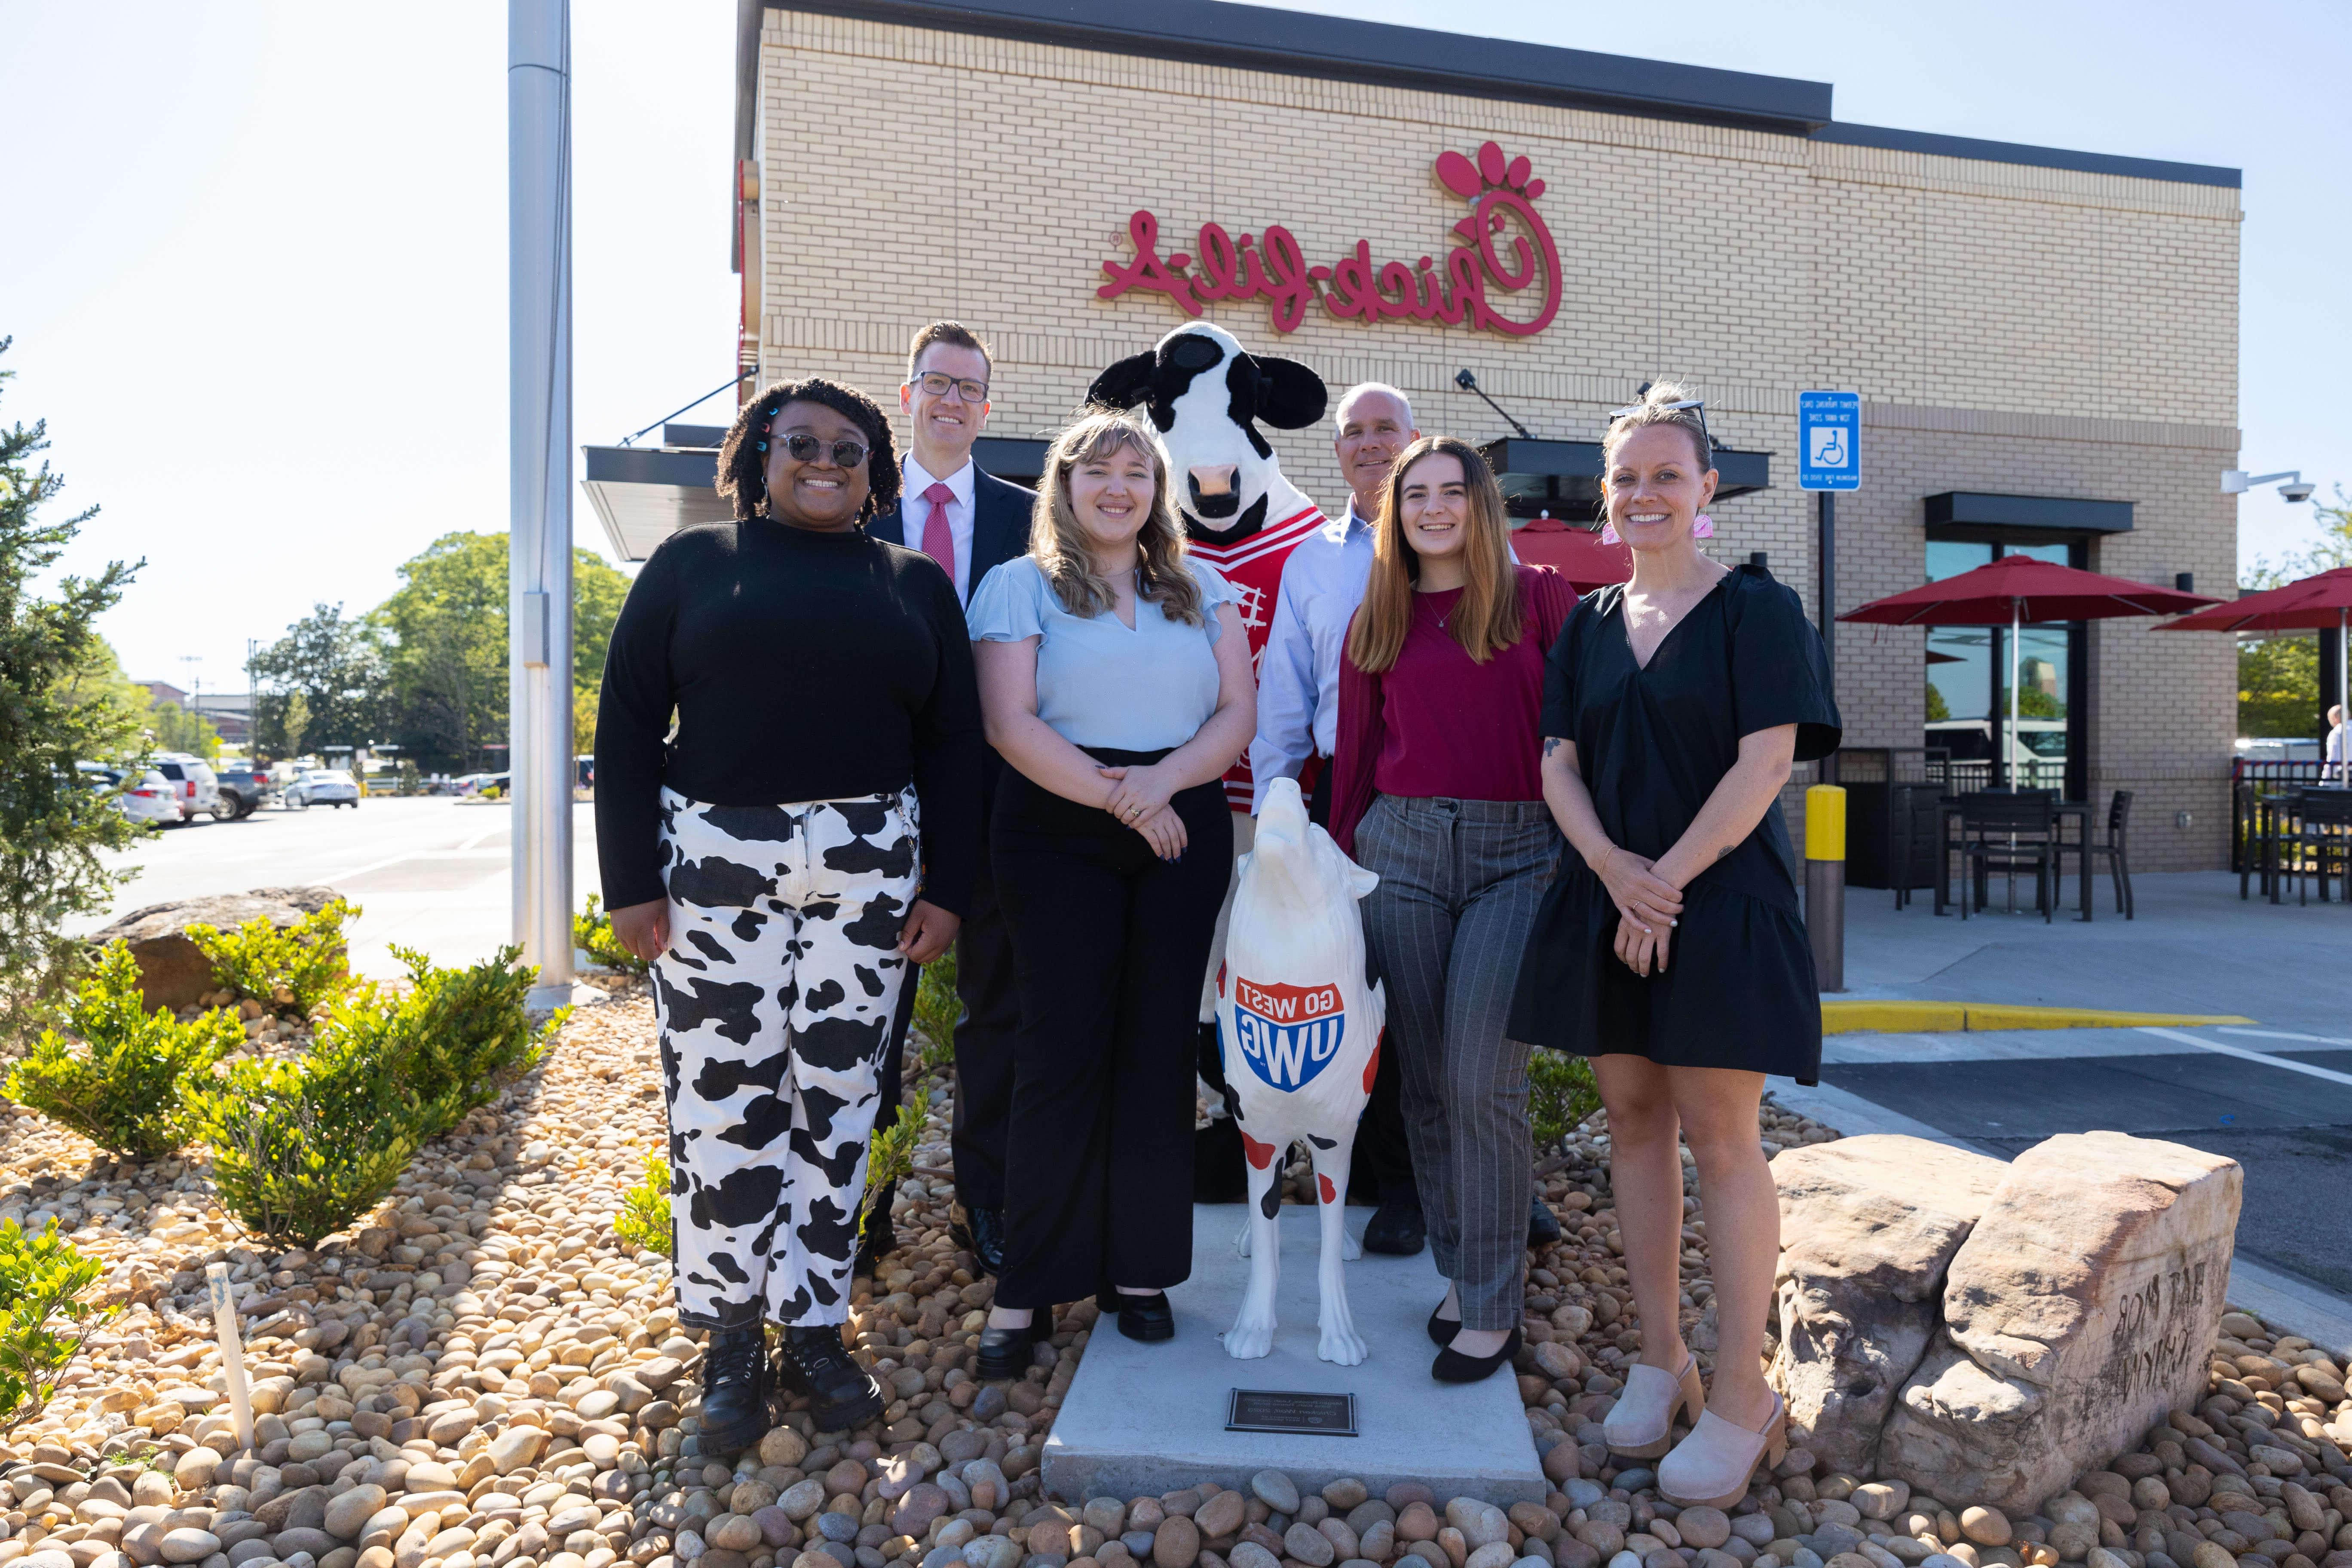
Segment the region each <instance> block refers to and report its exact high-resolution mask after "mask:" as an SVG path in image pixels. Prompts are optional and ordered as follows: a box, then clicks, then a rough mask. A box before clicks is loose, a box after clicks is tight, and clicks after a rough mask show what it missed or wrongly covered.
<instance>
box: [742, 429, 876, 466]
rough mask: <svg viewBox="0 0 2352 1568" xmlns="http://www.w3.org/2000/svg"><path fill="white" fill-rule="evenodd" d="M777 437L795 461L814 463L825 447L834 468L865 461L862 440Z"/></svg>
mask: <svg viewBox="0 0 2352 1568" xmlns="http://www.w3.org/2000/svg"><path fill="white" fill-rule="evenodd" d="M777 439H778V440H780V441H782V443H783V444H784V451H785V452H786V453H787V454H788V455H790V457H791V458H792V459H793V462H795V463H814V462H815V461H816V460H817V455H818V454H819V453H821V452H824V451H826V450H827V449H830V450H831V452H832V454H833V462H834V466H835V468H856V467H857V466H858V465H859V464H861V463H863V462H865V461H866V445H865V443H864V442H862V441H820V440H818V439H817V438H816V437H814V436H780V437H777ZM761 445H762V446H765V445H766V443H765V442H762V443H761Z"/></svg>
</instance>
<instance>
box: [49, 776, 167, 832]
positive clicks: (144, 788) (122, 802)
mask: <svg viewBox="0 0 2352 1568" xmlns="http://www.w3.org/2000/svg"><path fill="white" fill-rule="evenodd" d="M74 771H75V773H78V774H79V775H80V777H81V780H82V782H83V783H84V784H88V785H89V787H90V788H92V789H95V790H103V791H106V792H108V793H110V794H113V795H114V804H115V805H117V806H118V807H120V808H121V812H122V815H123V816H127V817H129V818H130V819H131V821H133V822H152V823H154V824H155V825H156V826H160V827H176V826H179V824H180V822H181V821H182V820H183V819H182V816H181V814H180V798H179V786H178V785H176V784H173V782H172V781H171V780H169V779H167V778H165V777H164V776H163V774H162V773H159V772H157V771H156V770H155V769H153V768H144V769H142V770H141V771H140V773H139V776H138V778H137V779H136V780H131V773H130V771H129V770H128V769H125V768H113V767H109V766H107V765H106V764H105V763H75V764H74ZM126 781H128V787H127V788H126V787H125V784H126ZM118 792H119V793H118Z"/></svg>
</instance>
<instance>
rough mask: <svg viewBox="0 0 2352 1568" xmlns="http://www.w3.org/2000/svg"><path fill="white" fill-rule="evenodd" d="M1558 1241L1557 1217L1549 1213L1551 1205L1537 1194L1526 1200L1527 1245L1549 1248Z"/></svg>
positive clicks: (1541, 1195)
mask: <svg viewBox="0 0 2352 1568" xmlns="http://www.w3.org/2000/svg"><path fill="white" fill-rule="evenodd" d="M1558 1240H1559V1215H1556V1214H1554V1213H1552V1212H1551V1205H1549V1204H1548V1203H1546V1202H1544V1201H1543V1194H1540V1193H1538V1194H1535V1195H1534V1196H1532V1197H1530V1198H1528V1246H1529V1247H1549V1246H1550V1245H1551V1244H1552V1243H1553V1242H1555V1241H1558Z"/></svg>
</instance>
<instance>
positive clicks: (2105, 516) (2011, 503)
mask: <svg viewBox="0 0 2352 1568" xmlns="http://www.w3.org/2000/svg"><path fill="white" fill-rule="evenodd" d="M2133 504H2134V503H2132V502H2130V501H2127V500H2077V499H2075V498H2074V497H2071V496H2010V495H1991V494H1988V493H1985V492H1983V491H1978V490H1945V491H1943V492H1942V493H1941V494H1938V495H1932V496H1929V497H1927V526H1928V527H1930V528H1953V527H1960V528H2016V529H2034V530H2038V531H2048V532H2058V533H2129V532H2130V531H2132V506H2133Z"/></svg>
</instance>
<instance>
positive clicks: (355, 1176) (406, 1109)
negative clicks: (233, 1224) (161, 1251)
mask: <svg viewBox="0 0 2352 1568" xmlns="http://www.w3.org/2000/svg"><path fill="white" fill-rule="evenodd" d="M337 1010H338V1013H339V1014H340V1013H341V1011H342V1007H341V1005H338V1009H337ZM381 1043H382V1042H380V1041H379V1040H378V1039H376V1038H374V1037H371V1036H368V1035H366V1034H365V1033H363V1032H355V1031H345V1032H343V1033H341V1035H339V1036H337V1037H333V1038H327V1037H324V1036H323V1032H322V1037H321V1039H320V1042H319V1043H318V1044H317V1045H315V1046H313V1047H312V1048H311V1049H310V1053H309V1054H308V1055H307V1056H305V1057H304V1058H302V1059H301V1060H300V1061H297V1062H263V1061H251V1060H247V1061H241V1062H238V1063H236V1064H235V1065H234V1066H233V1067H231V1068H230V1069H229V1070H228V1072H227V1073H226V1074H225V1075H223V1076H222V1077H220V1078H219V1079H215V1082H214V1084H213V1085H212V1086H211V1087H210V1088H209V1089H206V1090H205V1093H204V1094H203V1095H202V1096H201V1097H200V1098H199V1100H198V1102H197V1104H198V1131H199V1132H200V1133H201V1135H202V1136H203V1138H204V1140H205V1142H206V1143H208V1144H210V1145H211V1146H212V1152H213V1186H214V1188H215V1191H217V1192H218V1193H219V1194H220V1199H221V1205H222V1206H223V1207H225V1208H226V1209H227V1210H228V1212H229V1213H230V1214H232V1215H236V1221H237V1223H238V1224H239V1225H241V1226H244V1227H245V1228H246V1229H247V1231H249V1232H251V1233H252V1234H254V1235H255V1236H258V1237H265V1238H267V1239H268V1240H269V1241H271V1242H273V1243H276V1244H278V1245H281V1246H288V1247H311V1246H314V1245H316V1243H317V1242H318V1240H319V1238H320V1237H323V1236H328V1235H331V1234H332V1233H334V1232H335V1231H339V1230H341V1229H342V1228H343V1227H344V1226H348V1225H350V1224H351V1223H352V1221H353V1220H355V1219H357V1218H359V1217H360V1216H361V1215H364V1214H366V1213H367V1212H368V1211H370V1210H371V1209H373V1208H374V1207H375V1205H377V1204H378V1203H379V1202H381V1201H382V1200H383V1194H386V1193H388V1192H390V1191H391V1190H392V1188H393V1184H394V1183H396V1182H398V1181H399V1180H400V1173H402V1172H403V1171H404V1170H406V1169H407V1167H408V1162H409V1160H410V1159H411V1158H412V1157H414V1156H415V1152H416V1151H417V1149H418V1148H419V1147H421V1146H422V1145H423V1144H424V1143H425V1141H426V1140H427V1139H429V1138H431V1137H432V1136H433V1135H434V1134H435V1133H436V1132H437V1131H440V1130H441V1128H443V1127H444V1126H446V1125H448V1124H450V1123H452V1122H454V1121H457V1119H458V1118H459V1117H461V1116H463V1115H464V1114H465V1113H464V1111H462V1110H453V1108H452V1107H451V1106H450V1105H449V1104H447V1103H427V1102H424V1101H420V1100H418V1099H417V1098H416V1097H415V1095H414V1094H413V1093H411V1092H409V1091H408V1090H407V1089H405V1088H404V1086H403V1084H402V1083H401V1081H400V1076H399V1074H398V1072H397V1070H396V1068H397V1064H396V1063H395V1062H394V1060H392V1059H390V1058H387V1057H385V1056H384V1055H383V1054H382V1052H381V1051H380V1049H379V1048H378V1047H379V1046H380V1045H381Z"/></svg>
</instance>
